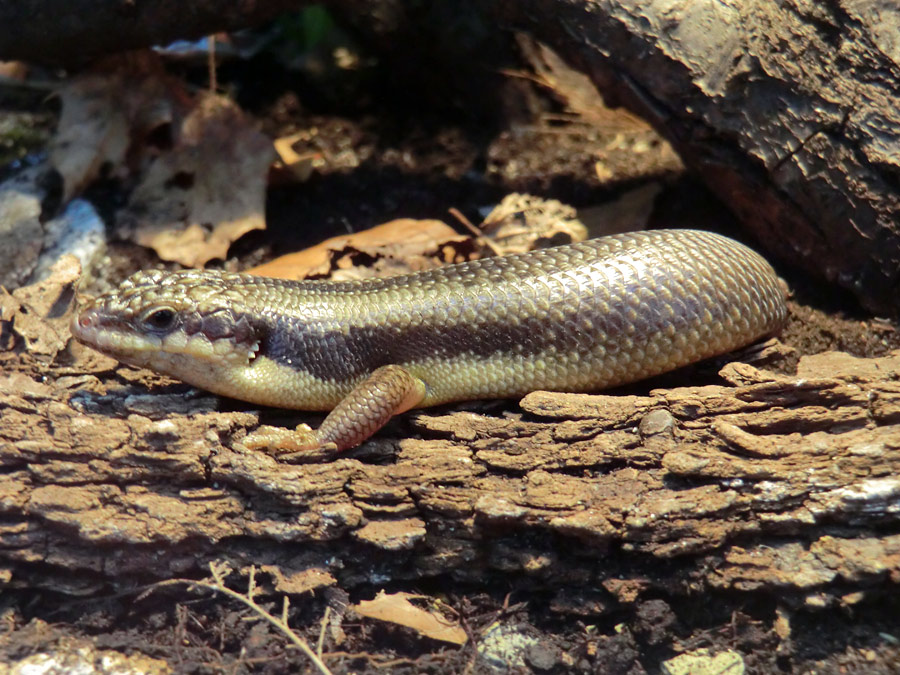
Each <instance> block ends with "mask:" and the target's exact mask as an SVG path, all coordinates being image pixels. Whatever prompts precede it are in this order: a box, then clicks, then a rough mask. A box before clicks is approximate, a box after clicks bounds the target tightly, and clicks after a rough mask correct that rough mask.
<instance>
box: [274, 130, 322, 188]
mask: <svg viewBox="0 0 900 675" xmlns="http://www.w3.org/2000/svg"><path fill="white" fill-rule="evenodd" d="M309 136H310V134H309V132H308V131H298V132H297V133H296V134H291V135H290V136H282V137H281V138H277V139H275V143H274V146H275V153H276V154H277V155H278V159H279V160H281V164H282V165H283V167H284V168H285V169H286V170H288V171H290V172H291V174H292V175H293V176H294V178H296V179H297V180H299V181H300V182H301V183H303V182H306V181H307V180H309V177H310V176H311V175H312V172H313V168H314V166H315V161H316V160H317V159H320V158H321V154H320V153H318V152H304V153H303V154H302V155H301V154H299V153H298V152H297V151H296V150H294V144H296V143H297V141H303V140H309Z"/></svg>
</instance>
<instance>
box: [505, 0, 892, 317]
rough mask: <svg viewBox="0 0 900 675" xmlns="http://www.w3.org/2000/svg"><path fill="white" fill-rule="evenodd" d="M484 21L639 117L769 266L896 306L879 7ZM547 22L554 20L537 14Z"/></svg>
mask: <svg viewBox="0 0 900 675" xmlns="http://www.w3.org/2000/svg"><path fill="white" fill-rule="evenodd" d="M495 7H496V9H497V11H498V14H499V15H500V16H501V17H502V18H503V19H504V20H505V21H507V22H511V23H512V24H513V25H515V26H516V27H517V28H519V29H521V30H525V31H527V32H529V33H531V34H532V35H533V36H534V37H535V38H537V39H538V40H542V41H544V42H546V43H547V44H549V45H550V46H551V47H553V49H555V50H557V51H558V52H559V53H560V54H561V55H563V56H564V57H566V58H567V59H569V60H570V61H571V62H572V63H573V64H575V65H576V66H580V67H582V68H583V69H584V70H585V71H586V72H587V73H588V74H590V76H591V77H592V79H593V80H594V82H596V83H597V84H598V85H599V86H600V88H601V90H602V91H603V93H604V95H606V96H608V98H609V100H611V101H612V102H616V103H621V104H624V105H626V106H627V107H629V108H630V109H632V110H634V111H635V112H637V113H638V114H640V115H642V116H643V117H645V118H646V119H648V120H650V121H651V122H652V123H653V124H654V125H655V126H656V128H657V129H658V130H660V131H661V132H662V133H663V134H664V135H665V136H666V137H667V138H669V139H670V140H671V141H672V143H673V144H674V145H675V147H676V149H677V150H678V151H679V152H680V153H681V155H682V158H683V159H684V160H685V163H686V164H687V165H688V166H689V167H690V168H691V169H693V170H694V171H696V172H697V173H698V174H699V175H701V176H702V177H703V179H704V180H705V181H706V183H707V184H708V185H709V186H710V188H711V189H712V190H713V191H714V192H716V193H717V194H718V195H719V196H720V197H721V199H722V201H723V202H724V203H725V204H726V205H728V206H729V207H730V208H732V209H733V210H734V211H735V213H737V215H738V216H739V217H740V219H741V220H742V222H743V223H744V225H745V226H746V227H747V228H748V229H749V230H751V231H752V232H753V233H754V234H755V236H756V237H757V238H758V239H759V240H760V241H761V242H763V243H764V245H765V246H766V247H767V248H768V249H769V250H770V251H771V252H773V253H774V254H775V255H777V256H778V257H779V258H780V259H781V260H782V261H783V262H785V263H786V264H790V265H797V266H799V267H801V268H803V269H804V270H806V271H807V272H809V273H810V274H813V275H815V276H819V277H824V278H825V279H827V280H828V281H830V282H832V283H835V284H838V285H840V286H843V287H844V288H847V289H849V290H850V291H852V292H853V293H854V294H855V295H856V297H857V298H858V300H859V301H860V302H861V303H862V304H863V305H864V306H866V307H868V308H869V309H870V310H872V311H874V312H883V313H890V314H896V313H897V311H898V309H900V300H898V293H897V289H898V288H900V226H898V225H897V223H898V222H900V199H898V196H897V195H898V175H900V174H898V172H900V151H898V149H900V42H898V41H897V39H896V36H897V35H898V30H900V11H898V10H897V7H896V4H895V3H890V2H852V1H850V0H827V1H825V2H822V1H820V0H787V1H786V2H779V3H772V2H768V1H766V0H749V1H747V2H737V3H721V2H703V1H700V0H684V1H683V2H677V3H672V2H668V1H666V2H662V1H657V2H642V3H633V2H620V1H619V2H617V1H609V0H598V1H596V2H585V1H584V0H532V1H531V2H519V3H498V4H497V5H496V6H495ZM548 16H552V17H553V20H552V21H547V20H546V17H548Z"/></svg>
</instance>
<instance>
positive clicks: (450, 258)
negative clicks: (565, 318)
mask: <svg viewBox="0 0 900 675" xmlns="http://www.w3.org/2000/svg"><path fill="white" fill-rule="evenodd" d="M469 241H470V238H469V237H466V236H462V235H459V234H457V233H456V231H455V230H454V229H453V228H451V227H450V226H449V225H446V224H444V223H442V222H441V221H439V220H413V219H411V218H401V219H399V220H392V221H390V222H388V223H384V224H383V225H378V226H376V227H373V228H370V229H368V230H363V231H362V232H354V233H353V234H345V235H340V236H338V237H332V238H331V239H326V240H325V241H323V242H322V243H321V244H318V245H316V246H313V247H311V248H308V249H305V250H303V251H298V252H297V253H290V254H288V255H284V256H281V257H280V258H276V259H275V260H273V261H271V262H268V263H266V264H264V265H259V266H258V267H254V268H253V269H250V270H248V272H249V273H250V274H258V275H260V276H267V277H278V278H282V279H307V278H309V277H317V276H324V275H327V274H329V273H330V272H332V271H334V270H338V272H339V274H337V275H335V276H340V277H341V278H348V276H350V275H349V274H340V272H341V271H345V272H350V270H349V268H351V267H353V265H354V261H353V259H354V257H355V256H358V255H359V254H364V255H365V256H367V257H371V258H376V259H378V260H377V261H376V264H375V265H368V266H367V268H371V269H368V270H366V271H363V270H362V269H360V268H356V267H354V268H353V270H352V272H353V276H356V277H360V276H373V275H375V274H378V275H379V276H386V275H387V274H401V273H404V272H417V271H420V270H423V269H429V268H432V267H437V266H438V265H439V264H443V263H447V262H459V261H460V253H462V256H463V258H462V259H465V258H467V257H468V256H467V255H466V251H471V250H472V248H473V247H472V246H466V245H465V244H466V243H467V242H469Z"/></svg>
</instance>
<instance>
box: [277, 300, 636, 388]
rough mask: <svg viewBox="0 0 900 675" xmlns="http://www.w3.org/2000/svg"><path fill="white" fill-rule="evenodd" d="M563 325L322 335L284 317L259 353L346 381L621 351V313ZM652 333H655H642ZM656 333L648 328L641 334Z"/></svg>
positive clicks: (527, 322) (532, 321)
mask: <svg viewBox="0 0 900 675" xmlns="http://www.w3.org/2000/svg"><path fill="white" fill-rule="evenodd" d="M562 316H563V320H562V321H559V320H553V321H551V320H549V318H548V317H530V318H526V319H523V320H520V321H519V322H518V323H512V322H509V321H496V320H492V319H485V320H482V321H480V322H478V324H476V325H472V324H467V323H455V324H434V325H425V324H418V325H411V326H407V327H404V328H399V327H396V326H372V325H363V326H350V327H349V328H348V329H347V331H346V332H343V331H341V332H339V331H322V330H321V329H320V328H319V329H317V328H316V327H313V326H309V325H304V324H303V323H302V322H299V321H291V320H289V319H278V320H275V321H273V322H270V323H269V324H268V325H267V326H266V331H265V333H266V337H265V338H264V339H263V340H262V342H261V345H260V351H259V353H260V354H261V355H264V356H267V357H268V358H269V359H271V360H273V361H275V362H277V363H279V364H281V365H285V366H288V367H290V368H292V369H294V370H298V371H304V372H306V373H308V374H309V375H311V376H313V377H315V378H316V379H319V380H324V381H336V382H345V381H349V380H354V379H356V378H358V377H361V376H363V375H365V374H367V373H370V372H371V371H372V370H374V369H375V368H378V367H380V366H384V365H388V364H392V363H400V364H402V363H413V362H416V361H418V360H420V359H421V358H422V356H423V355H428V356H429V357H432V358H437V359H443V360H452V359H455V358H458V357H463V356H471V357H472V358H475V359H488V358H490V357H492V356H495V355H497V354H499V353H503V354H510V355H516V356H520V357H524V358H527V357H532V356H536V355H538V354H542V353H545V352H547V351H548V349H553V350H556V351H558V352H566V353H576V352H578V353H587V352H590V351H593V350H594V349H595V348H596V346H597V344H598V342H600V341H601V340H602V342H603V343H604V345H605V346H606V347H607V349H609V350H611V351H615V350H616V343H617V338H618V335H619V332H620V331H621V329H622V325H621V322H620V321H618V315H617V314H615V313H612V314H609V313H601V312H596V311H594V312H589V313H585V312H584V311H583V310H582V311H581V312H580V313H579V312H575V311H570V312H564V313H563V315H562ZM642 328H647V327H642ZM641 333H642V334H645V335H649V331H648V330H643V329H642V330H641Z"/></svg>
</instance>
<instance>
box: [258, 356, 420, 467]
mask: <svg viewBox="0 0 900 675" xmlns="http://www.w3.org/2000/svg"><path fill="white" fill-rule="evenodd" d="M425 392H426V386H425V383H424V382H423V381H422V380H420V379H419V378H418V377H415V376H413V375H411V374H410V373H409V372H407V371H406V370H405V369H404V368H403V367H402V366H397V365H388V366H382V367H381V368H378V369H376V370H374V371H372V373H371V374H370V375H369V376H368V377H367V378H366V379H365V380H363V381H362V382H360V383H359V384H357V385H356V386H355V387H354V388H353V389H352V390H351V391H350V393H349V394H347V396H345V397H344V399H343V400H342V401H341V402H340V403H338V404H337V406H336V407H335V408H334V410H332V411H331V412H330V413H329V414H328V416H327V417H326V418H325V420H324V421H323V422H322V425H321V426H320V427H319V428H318V429H311V428H310V427H309V426H308V425H306V424H301V425H299V426H297V428H296V429H283V428H280V427H269V426H265V427H260V428H259V429H257V430H256V431H254V432H252V433H251V434H249V435H248V436H247V437H246V438H245V439H244V446H245V447H247V448H249V449H251V450H255V449H263V448H265V449H269V450H272V451H276V452H302V451H308V450H318V449H324V450H337V451H340V450H346V449H348V448H352V447H355V446H357V445H359V444H360V443H362V442H363V441H364V440H366V439H367V438H369V437H370V436H371V435H372V434H374V433H375V432H376V431H378V430H379V429H380V428H381V427H383V426H384V425H385V424H387V423H388V421H389V420H390V419H391V417H393V416H394V415H398V414H400V413H402V412H406V411H407V410H409V409H410V408H415V407H416V406H417V405H419V404H420V403H421V402H422V401H423V400H424V398H425Z"/></svg>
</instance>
